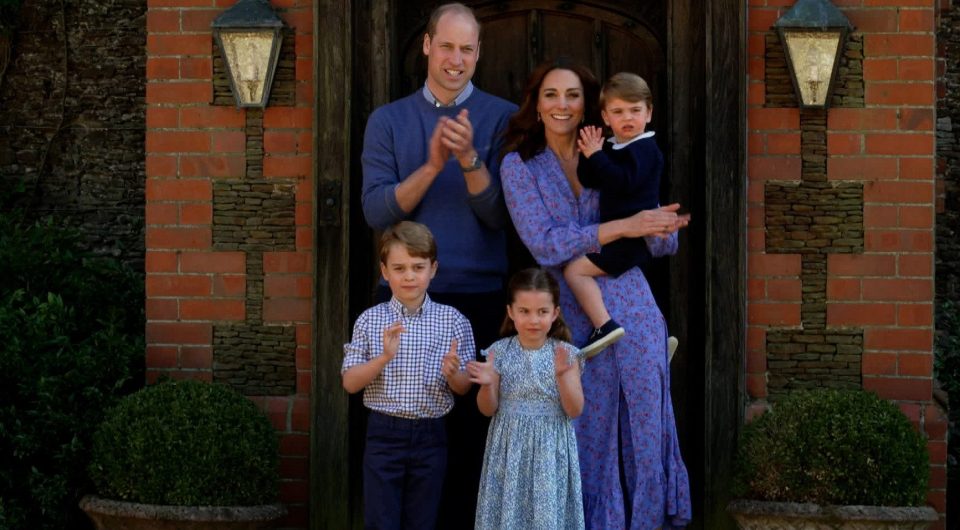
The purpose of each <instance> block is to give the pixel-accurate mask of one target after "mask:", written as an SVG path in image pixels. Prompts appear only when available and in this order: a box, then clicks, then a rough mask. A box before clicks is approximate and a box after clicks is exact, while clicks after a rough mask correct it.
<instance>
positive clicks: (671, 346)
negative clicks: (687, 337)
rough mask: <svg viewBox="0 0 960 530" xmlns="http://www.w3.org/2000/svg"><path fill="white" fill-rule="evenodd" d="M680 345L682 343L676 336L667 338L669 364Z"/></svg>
mask: <svg viewBox="0 0 960 530" xmlns="http://www.w3.org/2000/svg"><path fill="white" fill-rule="evenodd" d="M679 345H680V341H679V340H677V338H676V337H674V336H670V337H667V353H668V354H669V357H667V362H668V363H669V362H670V361H672V360H673V354H674V353H677V346H679Z"/></svg>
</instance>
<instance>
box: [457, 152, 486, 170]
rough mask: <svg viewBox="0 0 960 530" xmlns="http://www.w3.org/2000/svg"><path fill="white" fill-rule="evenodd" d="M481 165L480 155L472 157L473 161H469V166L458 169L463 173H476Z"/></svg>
mask: <svg viewBox="0 0 960 530" xmlns="http://www.w3.org/2000/svg"><path fill="white" fill-rule="evenodd" d="M481 165H483V161H482V160H481V159H480V155H474V156H473V160H471V161H470V165H469V166H463V167H461V168H460V169H462V170H464V171H476V170H478V169H480V166H481Z"/></svg>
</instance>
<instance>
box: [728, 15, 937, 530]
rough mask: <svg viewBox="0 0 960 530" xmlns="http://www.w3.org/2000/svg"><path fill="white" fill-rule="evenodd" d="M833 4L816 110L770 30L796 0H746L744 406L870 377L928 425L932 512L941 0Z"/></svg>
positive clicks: (870, 384) (924, 428) (863, 382)
mask: <svg viewBox="0 0 960 530" xmlns="http://www.w3.org/2000/svg"><path fill="white" fill-rule="evenodd" d="M834 4H835V5H837V6H838V7H839V8H841V9H842V10H843V12H844V13H845V14H846V16H847V17H848V18H849V19H850V22H851V23H852V24H853V25H854V26H855V31H854V32H853V33H852V34H851V35H850V37H849V39H848V41H847V43H845V49H844V61H843V62H842V63H841V68H840V74H839V75H840V76H841V78H840V80H839V81H838V84H837V91H835V92H834V94H833V98H832V100H831V107H830V108H829V109H828V110H809V109H803V110H800V109H798V108H796V103H795V99H793V100H792V101H791V98H787V97H784V91H785V87H786V86H789V80H788V79H787V80H786V81H785V79H784V75H785V74H786V75H788V73H787V72H786V70H785V69H784V67H783V66H784V65H783V53H782V51H780V50H778V49H777V47H778V45H779V39H778V38H777V36H776V33H775V32H774V31H773V30H772V26H773V24H774V23H775V22H776V20H777V19H778V18H780V16H782V15H783V14H784V13H785V12H786V10H787V9H789V8H790V7H791V6H792V5H793V2H783V1H779V0H758V1H752V2H750V3H749V5H750V7H749V14H748V69H749V71H748V75H749V79H748V94H747V104H748V115H747V132H748V137H747V143H748V161H747V165H748V167H747V179H748V188H747V189H748V211H747V238H748V241H747V247H748V270H747V286H748V292H747V299H748V302H747V314H748V322H747V324H748V327H747V330H748V331H747V333H748V335H747V352H746V356H747V365H746V370H747V376H746V382H747V392H748V396H747V398H748V403H749V404H748V410H747V415H748V417H750V416H752V415H754V414H756V413H759V412H760V411H762V410H764V409H765V408H766V407H767V406H768V404H769V401H771V400H775V399H776V398H777V396H778V395H781V394H782V393H784V392H788V391H790V390H793V389H798V388H808V387H812V386H829V387H843V386H862V387H863V388H866V389H869V390H873V391H876V392H877V393H878V394H879V395H880V396H882V397H884V398H887V399H890V400H893V401H894V402H896V403H897V404H898V405H899V406H900V408H901V410H903V411H904V413H906V415H907V416H908V417H909V418H910V419H911V420H912V421H913V422H914V424H915V425H916V426H917V428H918V429H919V430H921V432H923V433H924V434H925V435H926V436H927V438H928V448H929V449H930V455H931V481H930V491H929V495H928V502H929V503H930V504H931V505H933V506H934V507H936V508H937V510H938V511H939V512H941V513H943V512H944V511H945V502H946V500H945V472H946V469H945V461H946V439H945V430H946V429H945V427H946V422H945V417H944V415H943V411H942V410H941V409H940V408H939V407H938V406H936V405H935V404H934V402H933V400H932V391H933V379H932V370H933V355H932V349H933V303H934V232H935V230H934V215H935V209H934V191H935V189H934V162H935V143H936V139H937V137H936V131H935V115H936V91H935V86H934V85H935V83H934V79H935V62H936V20H937V14H938V9H939V7H940V6H939V3H938V2H937V1H936V0H912V1H910V2H906V3H904V2H902V1H901V2H893V1H882V0H881V1H876V0H842V1H840V0H836V1H834ZM787 94H789V95H792V87H791V92H787ZM943 524H944V522H943V520H941V521H940V526H939V527H940V528H943Z"/></svg>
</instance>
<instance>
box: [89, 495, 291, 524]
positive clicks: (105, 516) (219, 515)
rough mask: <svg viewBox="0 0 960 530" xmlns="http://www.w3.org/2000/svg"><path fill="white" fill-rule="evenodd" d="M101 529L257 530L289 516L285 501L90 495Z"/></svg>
mask: <svg viewBox="0 0 960 530" xmlns="http://www.w3.org/2000/svg"><path fill="white" fill-rule="evenodd" d="M80 509H82V510H83V511H84V512H86V513H87V516H88V517H90V519H91V520H92V521H93V524H94V525H95V526H96V527H97V530H214V529H216V530H257V529H260V528H267V527H269V526H270V525H271V524H272V523H274V522H276V520H277V519H279V518H281V517H283V516H284V515H286V513H287V510H286V508H284V507H283V505H282V504H264V505H261V506H159V505H156V504H139V503H136V502H125V501H114V500H109V499H101V498H100V497H95V496H93V495H87V496H85V497H84V498H82V499H80Z"/></svg>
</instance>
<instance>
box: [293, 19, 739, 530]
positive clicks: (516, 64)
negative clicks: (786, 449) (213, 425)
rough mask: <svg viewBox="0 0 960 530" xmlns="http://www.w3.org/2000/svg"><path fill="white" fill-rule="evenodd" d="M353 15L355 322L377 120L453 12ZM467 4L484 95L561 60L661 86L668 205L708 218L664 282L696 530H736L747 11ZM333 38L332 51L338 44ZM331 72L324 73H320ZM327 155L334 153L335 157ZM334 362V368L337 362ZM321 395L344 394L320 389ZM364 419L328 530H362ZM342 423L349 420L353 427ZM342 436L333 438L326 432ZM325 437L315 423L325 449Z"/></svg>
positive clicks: (659, 277)
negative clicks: (731, 499)
mask: <svg viewBox="0 0 960 530" xmlns="http://www.w3.org/2000/svg"><path fill="white" fill-rule="evenodd" d="M333 1H335V0H322V2H333ZM339 1H341V2H346V3H348V4H349V5H350V6H351V7H350V9H351V10H352V18H351V20H350V21H349V26H350V28H349V31H348V34H349V35H348V37H347V38H346V41H347V42H348V43H349V47H351V48H352V60H353V64H352V68H351V70H352V86H351V99H350V103H349V105H350V108H349V112H350V115H351V123H352V127H351V130H350V139H349V156H350V165H349V168H348V169H347V173H348V175H346V176H345V178H346V179H347V180H348V183H347V189H348V191H347V194H348V196H349V197H350V198H349V199H345V205H347V206H348V207H347V208H345V212H344V219H345V222H346V224H347V225H348V226H349V228H348V229H347V230H346V232H347V233H348V234H349V248H348V254H347V260H348V263H349V271H350V272H349V285H348V297H347V300H346V301H343V300H342V299H341V300H340V301H339V302H340V303H342V304H344V305H343V306H342V307H343V308H344V309H345V312H346V313H347V315H348V320H349V321H350V322H352V321H353V319H354V318H356V316H357V315H358V314H359V312H360V311H362V310H363V309H364V308H365V307H367V306H368V305H369V304H370V300H371V293H372V290H373V285H374V282H375V280H376V268H375V267H374V264H375V256H374V252H373V246H374V245H373V237H372V232H371V231H370V230H369V229H367V228H366V224H365V222H364V220H363V217H362V214H361V213H360V208H359V196H360V194H359V191H360V183H361V174H360V164H359V154H360V148H361V146H362V138H363V130H364V126H365V124H366V120H367V117H368V116H369V114H370V113H371V112H372V111H373V109H374V108H376V107H377V106H379V105H382V104H384V103H387V102H389V101H392V100H394V99H397V98H399V97H402V96H405V95H408V94H410V93H411V92H413V91H414V90H416V89H418V88H420V87H421V86H422V85H423V82H424V76H425V71H426V64H425V59H424V57H423V56H422V53H421V44H422V38H423V33H424V31H425V26H426V22H427V18H428V17H429V14H430V12H431V10H432V9H433V8H435V7H436V6H437V5H439V4H440V3H442V2H439V1H431V0H352V1H351V0H339ZM465 3H467V4H468V5H470V6H471V7H473V8H474V10H475V12H476V13H477V16H478V18H479V19H480V21H481V24H482V25H483V34H482V36H481V39H482V42H481V48H480V60H479V63H478V67H477V72H476V75H475V76H474V82H475V84H476V85H477V86H478V87H479V88H481V89H483V90H486V91H488V92H491V93H493V94H496V95H499V96H501V97H503V98H505V99H508V100H511V101H514V102H518V100H519V97H520V94H521V92H522V90H523V86H524V84H525V82H526V79H527V75H528V73H529V71H530V70H531V69H532V68H533V67H534V66H536V65H537V64H539V63H540V62H542V61H543V60H546V59H552V58H555V57H557V56H560V55H565V56H568V57H570V58H572V59H574V60H576V61H578V62H581V63H583V64H585V65H587V66H590V67H591V68H592V69H593V71H594V72H595V73H596V74H597V77H598V79H600V80H603V79H604V78H606V77H608V76H609V75H610V74H613V73H615V72H618V71H631V72H636V73H638V74H640V75H641V76H643V77H644V78H645V79H647V80H648V82H649V83H650V85H651V88H652V89H653V92H654V109H655V110H654V119H653V123H652V128H653V129H654V130H656V131H657V135H658V138H659V142H660V145H661V147H662V148H663V149H664V153H665V156H666V161H667V167H666V172H665V175H664V179H663V189H662V190H661V197H662V200H663V201H664V202H668V201H669V202H674V201H679V202H681V203H682V204H684V205H685V206H687V207H688V208H689V209H690V210H691V211H692V212H693V215H694V219H695V222H694V224H693V225H691V227H690V228H689V229H687V230H686V233H685V235H684V237H682V238H681V250H680V253H679V254H678V255H677V256H675V257H674V258H672V259H671V260H670V261H669V267H667V265H668V263H667V262H664V263H662V264H661V265H660V268H659V269H654V270H652V271H648V272H649V275H648V277H649V278H651V285H652V287H653V288H654V291H655V295H656V296H657V300H658V303H660V304H661V308H662V309H663V312H664V314H665V315H666V317H667V321H668V326H669V327H670V332H671V333H672V334H674V335H677V336H679V337H680V340H681V349H680V352H679V353H678V355H677V357H676V358H675V359H674V361H673V364H672V372H673V374H672V378H671V380H672V383H673V399H674V406H675V409H676V413H677V419H678V430H679V433H680V441H681V450H682V451H683V456H684V460H685V461H686V463H687V466H688V469H689V471H690V474H691V488H692V491H691V493H692V497H693V501H694V518H695V519H694V523H693V524H692V525H691V528H732V527H733V526H732V524H731V523H732V522H731V521H730V520H729V518H727V517H726V516H725V514H724V513H723V506H724V505H725V498H726V495H727V493H726V492H727V491H728V490H729V487H728V484H727V481H728V479H729V469H730V461H731V459H732V455H733V444H734V441H735V438H736V434H737V430H738V427H739V425H740V423H741V416H742V413H741V405H740V395H741V394H742V388H743V382H742V368H741V367H742V364H743V346H744V345H743V333H744V330H743V311H744V309H743V308H744V300H743V296H744V289H743V270H744V264H743V257H742V256H743V249H744V245H745V241H744V232H743V226H744V215H745V214H744V204H745V189H744V179H743V175H744V172H743V165H744V148H743V145H742V137H743V130H744V129H743V127H744V119H745V115H744V102H743V94H744V90H745V87H744V86H743V81H742V79H743V64H742V59H741V58H740V57H741V55H742V52H743V50H744V40H743V38H744V37H743V35H744V32H743V31H744V30H743V20H744V18H743V17H744V12H745V8H744V1H743V0H713V1H712V2H710V3H707V5H704V4H703V3H701V2H698V1H697V0H633V1H606V0H593V1H591V2H570V1H557V0H553V1H544V0H518V1H481V2H475V1H474V2H471V1H466V2H465ZM316 13H317V19H318V20H319V22H318V28H317V32H318V33H321V34H323V32H324V31H327V30H328V29H337V30H339V29H340V28H327V27H325V22H324V21H323V20H324V10H323V9H318V10H317V11H316ZM332 23H341V24H342V21H341V20H339V19H337V20H335V21H334V22H332ZM318 40H319V41H321V43H318V44H319V46H318V47H322V46H323V44H322V42H323V41H324V40H325V39H324V37H322V36H321V37H320V38H319V39H318ZM315 54H317V55H321V54H320V53H318V52H315ZM318 69H319V70H323V69H324V65H323V64H322V63H319V62H318ZM325 106H329V105H325V104H324V103H323V102H319V103H318V108H322V107H325ZM708 120H709V122H710V127H707V126H706V124H707V122H708ZM326 156H328V155H327V154H326V153H324V152H323V151H321V152H320V154H319V158H320V159H323V158H324V157H326ZM334 251H335V250H334V249H331V251H330V252H334ZM318 255H320V259H321V260H323V259H324V256H323V255H322V253H319V252H318ZM321 296H322V293H321ZM336 302H337V301H332V302H331V304H329V305H328V307H332V306H333V305H334V303H336ZM327 342H330V343H332V342H334V341H327ZM328 364H329V365H330V366H329V368H330V369H332V368H334V366H333V364H334V363H333V361H332V360H331V362H330V363H328ZM337 366H338V365H337ZM318 384H319V383H318ZM328 386H329V384H328ZM317 392H318V393H321V394H322V393H324V392H326V393H337V392H341V393H342V390H341V389H340V388H339V387H337V388H333V387H331V388H319V387H318V388H317ZM360 406H361V405H360V403H359V401H358V400H352V401H351V402H350V406H349V410H350V413H349V414H348V417H349V421H348V422H346V423H345V424H338V425H337V426H336V436H337V437H341V436H342V437H343V438H344V444H343V445H344V446H346V447H347V450H346V452H345V454H341V453H339V452H337V453H336V454H329V455H324V454H321V455H320V456H322V457H323V458H322V460H326V461H331V460H337V459H339V460H338V461H346V462H348V463H349V465H347V469H346V472H345V473H342V474H341V476H340V478H339V481H338V480H337V479H336V478H335V477H334V476H333V475H331V474H329V473H327V474H323V475H322V476H323V477H329V478H325V480H328V481H330V482H329V483H321V484H317V486H318V487H317V488H315V489H313V491H314V492H318V493H316V494H312V495H311V497H312V499H313V501H314V502H313V503H312V506H314V507H316V509H317V510H319V512H320V513H321V515H320V517H319V518H316V517H315V518H313V521H314V524H313V525H312V527H313V528H361V527H362V517H361V512H360V507H361V504H362V501H361V491H360V488H359V476H360V465H359V464H360V456H359V454H358V452H357V451H356V450H355V448H357V447H360V444H361V443H362V438H363V425H362V421H360V420H359V418H360V416H361V415H360V414H358V412H357V409H358V408H359V407H360ZM335 417H336V418H337V420H336V421H338V422H339V421H341V420H340V419H339V418H340V417H341V416H339V415H336V416H335ZM323 421H324V418H323V416H322V415H320V414H318V415H317V416H315V422H317V423H322V422H323ZM328 427H329V426H327V425H323V426H321V427H320V431H324V432H326V431H325V429H326V428H328ZM317 434H318V428H317V427H316V425H315V426H314V437H315V438H316V436H317ZM338 439H339V438H338ZM314 445H316V444H314ZM338 447H341V446H338ZM320 452H321V453H322V450H321V451H320ZM315 454H317V453H315ZM341 469H342V468H341Z"/></svg>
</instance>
